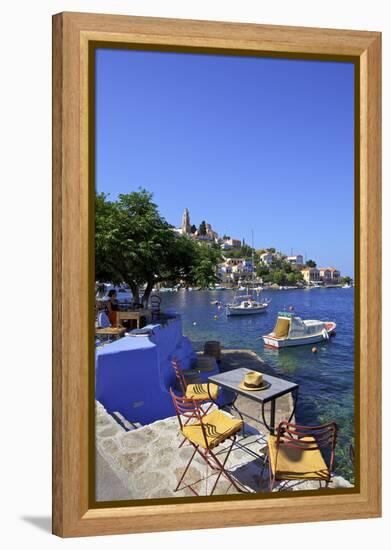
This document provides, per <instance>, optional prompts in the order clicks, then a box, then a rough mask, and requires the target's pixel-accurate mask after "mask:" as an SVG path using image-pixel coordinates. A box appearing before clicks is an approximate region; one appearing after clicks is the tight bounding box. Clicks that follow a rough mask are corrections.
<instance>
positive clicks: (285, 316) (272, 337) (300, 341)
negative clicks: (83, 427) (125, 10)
mask: <svg viewBox="0 0 391 550" xmlns="http://www.w3.org/2000/svg"><path fill="white" fill-rule="evenodd" d="M336 328H337V324H336V323H334V322H333V321H317V320H314V319H308V320H304V321H303V320H302V319H301V318H300V317H298V316H297V315H295V314H293V313H288V312H285V311H284V312H280V313H279V314H278V316H277V321H276V325H275V327H274V330H273V332H271V333H270V334H266V335H264V336H262V338H263V341H264V344H265V346H266V347H272V348H285V347H289V346H301V345H304V344H315V343H317V342H322V341H325V340H328V339H329V338H330V336H331V335H332V334H334V333H335V331H336Z"/></svg>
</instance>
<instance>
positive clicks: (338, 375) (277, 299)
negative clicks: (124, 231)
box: [160, 288, 354, 480]
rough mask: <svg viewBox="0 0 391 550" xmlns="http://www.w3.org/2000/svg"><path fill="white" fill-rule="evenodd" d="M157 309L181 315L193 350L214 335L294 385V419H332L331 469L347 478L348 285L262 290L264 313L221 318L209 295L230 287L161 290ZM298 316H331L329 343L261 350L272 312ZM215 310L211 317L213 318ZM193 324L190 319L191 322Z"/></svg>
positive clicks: (228, 296)
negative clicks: (332, 329)
mask: <svg viewBox="0 0 391 550" xmlns="http://www.w3.org/2000/svg"><path fill="white" fill-rule="evenodd" d="M160 296H161V298H162V308H163V309H164V308H173V309H175V310H176V311H177V312H179V313H181V314H182V319H183V329H184V334H186V336H188V337H189V338H190V340H191V341H192V343H193V347H194V349H195V350H202V349H203V346H204V342H205V341H206V340H219V341H220V342H221V345H222V346H223V347H225V348H242V349H252V350H254V351H255V352H257V353H258V354H259V355H260V357H261V358H262V359H263V360H264V361H265V362H266V363H268V364H269V365H270V366H272V367H273V368H274V369H275V371H276V374H277V375H278V376H281V377H282V378H285V379H289V380H293V381H295V382H297V383H298V384H299V386H300V389H299V401H298V407H297V413H296V420H297V422H298V423H302V424H308V425H311V424H319V423H322V422H326V421H328V420H335V421H336V422H337V424H338V426H339V437H338V444H337V452H336V456H337V460H336V471H337V473H340V474H341V475H344V476H345V477H348V478H349V479H351V480H352V464H351V462H350V459H349V447H350V444H351V443H352V440H353V435H354V426H353V422H354V420H353V419H354V289H353V288H349V289H341V288H335V289H313V290H281V291H273V290H269V291H267V290H265V291H263V293H262V296H263V297H265V298H266V297H267V298H270V299H271V303H270V305H269V308H268V311H267V313H263V314H260V315H254V316H248V317H246V316H245V317H227V316H226V314H225V310H224V309H218V307H217V306H215V305H212V304H211V301H212V300H219V301H222V302H224V303H227V302H229V301H231V300H232V298H233V296H234V292H233V291H229V290H225V291H192V292H188V291H184V290H180V291H179V292H176V293H164V294H163V293H162V294H160ZM290 306H292V307H293V308H294V312H295V313H296V314H297V315H299V316H300V317H301V318H302V319H319V320H322V321H335V322H336V323H337V334H336V336H335V337H333V338H331V340H330V341H329V342H324V343H323V342H322V343H319V344H317V345H316V346H317V349H318V352H317V353H316V354H314V353H312V351H311V349H312V346H311V345H307V346H297V347H293V348H287V349H282V350H271V349H266V348H264V346H263V341H262V339H260V336H262V335H263V334H267V333H268V332H270V331H272V330H273V327H274V324H275V320H276V316H277V312H278V311H282V310H284V309H285V310H288V308H289V307H290ZM216 315H217V317H218V318H217V319H215V318H214V317H215V316H216ZM194 323H196V324H194Z"/></svg>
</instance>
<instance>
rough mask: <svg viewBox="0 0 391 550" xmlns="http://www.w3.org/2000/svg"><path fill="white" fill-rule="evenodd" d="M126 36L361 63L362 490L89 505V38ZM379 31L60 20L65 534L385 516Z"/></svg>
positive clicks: (57, 173) (56, 132)
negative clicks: (382, 462) (383, 491)
mask: <svg viewBox="0 0 391 550" xmlns="http://www.w3.org/2000/svg"><path fill="white" fill-rule="evenodd" d="M92 42H95V43H96V42H98V43H105V42H121V43H128V44H133V45H135V46H137V47H141V48H142V47H143V46H147V45H148V46H149V47H155V48H156V49H162V48H163V49H164V48H166V49H167V48H168V49H170V48H174V49H175V48H176V49H179V50H180V49H186V50H187V51H189V50H191V49H192V48H193V49H195V50H198V49H200V48H201V49H207V50H209V51H212V50H213V51H216V52H217V51H220V52H222V51H224V52H232V53H234V52H236V53H237V54H238V55H240V53H246V54H248V55H260V54H262V53H263V54H264V55H275V56H280V57H284V56H285V57H286V56H288V57H289V56H296V57H306V58H311V57H313V58H314V59H316V58H318V57H321V56H323V58H327V57H328V56H329V57H330V58H333V56H345V57H346V58H347V59H349V60H353V61H354V63H356V66H357V68H358V71H357V90H358V95H359V101H358V102H357V106H356V108H357V109H358V111H357V113H356V114H357V117H356V121H359V135H360V139H359V146H358V147H357V148H356V170H357V171H358V172H357V174H356V175H357V178H359V190H360V193H359V201H357V204H356V225H357V227H358V231H359V236H360V239H359V243H360V244H359V250H358V253H357V254H356V262H357V264H356V266H358V267H359V274H360V279H359V285H358V288H359V291H358V292H357V294H356V300H357V305H358V307H359V312H360V315H359V324H360V326H359V340H358V342H357V347H356V351H357V352H358V354H359V373H358V378H357V379H356V380H357V382H358V383H357V388H356V389H357V393H356V395H358V396H359V426H360V430H359V437H358V441H357V448H356V456H357V459H358V461H357V465H358V466H357V467H358V469H359V480H360V481H359V484H357V487H356V490H355V491H350V492H349V491H348V492H345V493H344V492H342V493H340V494H337V493H336V492H333V491H331V492H330V494H324V493H323V494H319V495H316V494H314V493H311V494H309V495H298V496H296V497H295V498H289V496H287V495H286V494H282V495H281V494H280V495H278V498H262V499H245V498H240V499H236V500H230V501H222V502H219V503H218V513H215V512H216V510H217V505H216V503H215V502H212V501H198V502H180V501H175V502H174V503H170V504H156V503H153V504H146V505H144V504H143V505H138V506H130V507H129V506H128V507H126V506H121V503H120V502H119V503H118V506H116V507H114V506H113V507H91V506H90V498H89V494H90V489H91V484H93V483H94V478H93V473H91V468H90V467H89V464H90V459H89V434H90V433H91V429H92V427H93V420H92V418H91V416H92V415H91V414H90V408H89V405H88V403H89V398H90V397H91V395H92V394H93V391H94V382H93V380H92V381H91V379H90V378H91V377H89V375H88V372H89V368H88V366H89V365H90V364H91V361H93V351H92V349H91V348H92V346H90V345H89V342H90V341H91V338H90V327H91V311H92V309H93V308H92V303H93V302H92V300H93V295H92V294H93V293H92V291H91V289H90V288H89V287H90V285H89V281H90V274H91V272H92V271H91V270H92V259H91V255H90V254H89V250H90V243H91V239H92V232H93V227H94V226H93V223H94V222H93V215H92V214H93V213H92V210H91V201H90V200H89V192H90V191H89V189H90V182H91V181H93V180H92V178H93V174H92V173H91V170H92V168H91V166H90V165H89V153H91V142H90V141H91V140H89V124H90V123H91V114H90V113H91V106H90V105H89V102H88V86H89V69H90V67H89V59H90V58H89V51H90V49H89V45H90V44H91V43H92ZM380 116H381V34H380V33H378V32H361V31H351V30H343V31H342V30H332V29H313V28H299V27H280V26H267V25H252V24H236V23H235V24H233V23H219V22H208V21H190V20H189V21H187V20H172V19H154V18H144V17H128V16H118V15H114V16H112V15H97V14H87V13H61V14H58V15H55V16H54V17H53V472H54V473H53V532H54V533H55V534H56V535H59V536H63V537H70V536H84V535H100V534H102V535H103V534H117V533H136V532H146V531H163V530H177V529H181V530H183V529H199V528H212V527H232V526H244V525H261V524H273V523H288V522H303V521H319V520H334V519H348V518H350V519H352V518H369V517H378V516H379V515H380V514H381V412H380V411H381V372H380V365H381V333H380V331H381V250H380V246H381V229H380V228H381V123H380Z"/></svg>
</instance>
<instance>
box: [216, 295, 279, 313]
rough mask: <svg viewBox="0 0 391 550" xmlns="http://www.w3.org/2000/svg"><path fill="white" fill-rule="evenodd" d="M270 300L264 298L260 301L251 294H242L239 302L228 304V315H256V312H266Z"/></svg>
mask: <svg viewBox="0 0 391 550" xmlns="http://www.w3.org/2000/svg"><path fill="white" fill-rule="evenodd" d="M268 306H269V302H268V301H267V300H264V301H263V302H259V301H258V300H254V299H253V298H252V297H251V296H240V298H239V299H238V301H237V302H234V303H232V304H227V306H226V307H227V315H254V314H256V313H265V311H266V309H267V308H268Z"/></svg>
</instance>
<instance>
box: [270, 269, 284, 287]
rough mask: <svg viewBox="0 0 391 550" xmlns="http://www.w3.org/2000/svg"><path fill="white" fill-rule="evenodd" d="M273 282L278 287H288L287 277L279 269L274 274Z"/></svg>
mask: <svg viewBox="0 0 391 550" xmlns="http://www.w3.org/2000/svg"><path fill="white" fill-rule="evenodd" d="M273 282H274V283H276V284H277V285H286V283H287V276H286V273H285V272H284V271H283V270H282V269H277V270H276V271H275V272H274V274H273Z"/></svg>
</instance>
